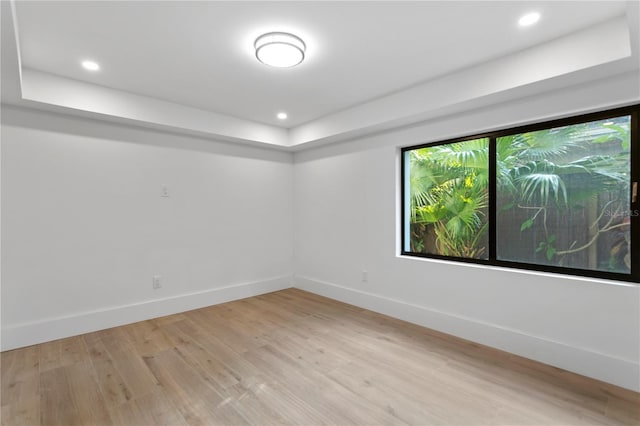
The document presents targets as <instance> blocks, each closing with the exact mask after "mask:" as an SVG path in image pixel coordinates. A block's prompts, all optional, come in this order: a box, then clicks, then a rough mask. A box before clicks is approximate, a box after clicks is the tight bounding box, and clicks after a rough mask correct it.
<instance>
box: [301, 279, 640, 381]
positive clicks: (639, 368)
mask: <svg viewBox="0 0 640 426" xmlns="http://www.w3.org/2000/svg"><path fill="white" fill-rule="evenodd" d="M294 287H296V288H299V289H301V290H306V291H309V292H312V293H315V294H319V295H321V296H325V297H329V298H331V299H335V300H339V301H341V302H345V303H349V304H351V305H355V306H358V307H361V308H365V309H369V310H371V311H374V312H379V313H381V314H385V315H388V316H391V317H394V318H398V319H401V320H405V321H408V322H411V323H414V324H419V325H422V326H424V327H428V328H430V329H433V330H437V331H441V332H443V333H447V334H451V335H453V336H457V337H461V338H463V339H467V340H470V341H473V342H477V343H480V344H483V345H487V346H490V347H493V348H497V349H501V350H504V351H506V352H509V353H513V354H516V355H520V356H523V357H525V358H529V359H533V360H536V361H539V362H542V363H544V364H548V365H552V366H555V367H558V368H562V369H564V370H568V371H571V372H574V373H577V374H582V375H584V376H588V377H592V378H594V379H598V380H602V381H604V382H607V383H611V384H614V385H617V386H620V387H623V388H626V389H631V390H633V391H636V392H640V365H639V364H638V363H637V362H633V361H630V360H625V359H620V358H616V357H613V356H611V355H607V354H602V353H597V352H594V351H591V350H588V349H584V348H579V347H574V346H569V345H567V344H564V343H560V342H555V341H551V340H547V339H544V338H541V337H537V336H532V335H528V334H526V333H523V332H520V331H517V330H512V329H508V328H504V327H500V326H497V325H495V324H488V323H483V322H479V321H477V320H474V319H471V318H465V317H462V316H458V315H452V314H448V313H445V312H440V311H436V310H433V309H430V308H426V307H423V306H418V305H414V304H411V303H407V302H403V301H400V300H396V299H391V298H388V297H384V296H380V295H377V294H372V293H367V292H363V291H359V290H354V289H351V288H348V287H343V286H340V285H336V284H332V283H328V282H323V281H318V280H314V279H311V278H306V277H300V276H295V277H294Z"/></svg>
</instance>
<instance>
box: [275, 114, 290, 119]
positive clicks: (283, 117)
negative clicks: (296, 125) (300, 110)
mask: <svg viewBox="0 0 640 426" xmlns="http://www.w3.org/2000/svg"><path fill="white" fill-rule="evenodd" d="M277 117H278V118H279V119H280V120H286V119H287V117H288V116H287V113H286V112H279V113H278V115H277Z"/></svg>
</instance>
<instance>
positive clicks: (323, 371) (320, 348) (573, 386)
mask: <svg viewBox="0 0 640 426" xmlns="http://www.w3.org/2000/svg"><path fill="white" fill-rule="evenodd" d="M1 414H2V424H3V425H11V426H15V425H38V424H41V425H65V426H67V425H172V426H174V425H175V426H179V425H218V424H219V425H244V424H254V425H269V424H291V425H325V424H331V425H364V424H367V425H378V424H385V425H403V424H413V425H603V424H604V425H638V424H640V394H637V393H634V392H630V391H627V390H624V389H621V388H618V387H615V386H612V385H608V384H605V383H602V382H598V381H595V380H592V379H588V378H585V377H582V376H578V375H575V374H572V373H569V372H566V371H563V370H559V369H556V368H553V367H549V366H545V365H542V364H539V363H536V362H533V361H529V360H526V359H523V358H520V357H517V356H514V355H510V354H507V353H505V352H501V351H497V350H494V349H490V348H487V347H483V346H480V345H476V344H473V343H470V342H467V341H463V340H460V339H457V338H454V337H451V336H447V335H444V334H441V333H438V332H434V331H431V330H428V329H425V328H423V327H419V326H416V325H412V324H409V323H406V322H403V321H399V320H395V319H392V318H389V317H386V316H383V315H380V314H376V313H373V312H370V311H367V310H363V309H360V308H356V307H354V306H350V305H346V304H343V303H340V302H336V301H333V300H330V299H326V298H323V297H320V296H316V295H313V294H310V293H306V292H304V291H301V290H296V289H288V290H283V291H279V292H275V293H270V294H266V295H262V296H257V297H252V298H249V299H244V300H240V301H235V302H230V303H225V304H222V305H217V306H213V307H209V308H204V309H199V310H195V311H190V312H186V313H183V314H178V315H172V316H168V317H163V318H159V319H155V320H150V321H144V322H139V323H136V324H131V325H127V326H123V327H118V328H113V329H109V330H104V331H99V332H95V333H90V334H86V335H83V336H78V337H72V338H68V339H63V340H58V341H55V342H50V343H44V344H41V345H35V346H30V347H27V348H23V349H17V350H13V351H8V352H4V353H2V413H1Z"/></svg>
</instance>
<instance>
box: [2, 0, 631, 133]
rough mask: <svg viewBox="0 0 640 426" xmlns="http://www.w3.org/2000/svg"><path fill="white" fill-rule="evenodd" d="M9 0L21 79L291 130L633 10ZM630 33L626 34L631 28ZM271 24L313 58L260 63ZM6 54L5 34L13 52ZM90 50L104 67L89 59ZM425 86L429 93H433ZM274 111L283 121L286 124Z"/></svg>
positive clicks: (548, 5)
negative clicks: (80, 86)
mask: <svg viewBox="0 0 640 426" xmlns="http://www.w3.org/2000/svg"><path fill="white" fill-rule="evenodd" d="M13 6H14V10H13V12H14V20H13V25H14V26H15V33H16V35H17V41H16V43H17V45H18V46H17V52H18V56H19V60H20V61H21V70H22V71H23V79H24V78H25V76H26V75H27V73H28V72H29V71H37V72H39V73H38V75H44V74H46V75H49V76H52V78H53V76H57V77H64V78H65V79H66V80H65V81H67V82H69V81H73V80H76V81H82V82H85V83H91V85H97V86H100V87H101V90H103V89H105V88H107V89H116V90H117V92H113V93H120V94H122V93H125V94H126V93H128V94H136V95H142V96H144V97H145V98H151V100H149V101H148V102H151V101H153V100H162V101H168V102H170V103H171V104H177V105H180V106H181V107H185V108H195V109H198V110H205V111H208V112H211V113H213V114H216V116H215V117H216V118H217V119H220V117H222V119H224V117H229V119H230V120H233V118H235V119H240V120H241V121H237V123H243V122H245V121H246V122H248V123H261V124H262V125H264V124H266V125H268V126H277V127H284V128H287V129H291V131H292V132H295V131H296V129H297V128H298V129H307V128H313V126H314V125H316V124H317V123H324V122H327V120H328V119H327V117H333V118H336V117H337V118H339V117H340V116H341V115H342V117H343V118H344V117H347V116H348V115H349V113H350V112H353V111H357V110H358V108H362V106H363V105H368V104H371V103H372V102H379V101H380V100H383V101H384V100H385V99H386V98H389V99H391V98H393V96H394V95H396V94H398V93H408V92H410V91H411V90H413V89H415V88H420V87H423V88H424V87H427V86H428V84H429V83H430V82H433V81H437V80H438V79H442V78H446V77H447V76H450V75H452V74H453V73H456V72H457V73H459V72H461V71H464V70H471V69H474V67H480V68H479V69H481V67H482V66H483V65H486V64H488V63H491V62H492V61H493V62H496V61H499V60H501V58H507V57H509V56H513V55H514V54H517V53H518V52H524V51H527V50H531V49H534V48H536V46H541V45H545V43H546V44H550V43H553V42H554V41H556V40H560V39H562V38H563V37H564V38H566V37H569V36H571V35H572V34H577V33H581V32H582V33H584V34H587V32H588V30H589V29H590V28H595V27H598V25H599V24H602V23H606V22H611V21H612V20H615V19H616V18H619V21H621V22H625V23H627V22H629V17H628V16H627V15H628V14H629V10H630V9H631V8H632V6H630V3H629V2H620V1H583V2H576V1H568V2H562V1H551V2H536V1H511V2H504V1H498V2H483V1H472V2H458V1H448V2H443V1H413V2H401V1H390V2H365V1H357V2H338V1H325V2H309V1H300V2H296V1H281V2H270V1H260V2H245V1H233V2H222V1H209V2H205V1H199V2H186V1H110V2H98V1H69V2H58V1H45V2H36V1H29V2H15V3H13ZM3 11H5V10H4V9H3ZM529 11H538V12H540V13H541V15H542V19H541V20H540V22H539V23H538V24H537V25H534V26H532V27H528V28H521V27H519V26H518V24H517V20H518V18H519V17H520V16H521V15H523V14H524V13H526V12H529ZM625 30H626V31H627V38H628V37H629V34H631V36H633V34H634V31H636V30H637V28H635V29H634V28H631V29H630V28H625ZM268 31H286V32H292V33H295V34H297V35H298V36H300V37H301V38H303V39H304V40H305V42H306V44H307V58H306V60H305V61H304V62H303V63H302V64H301V65H300V66H298V67H295V68H291V69H276V68H270V67H268V66H265V65H263V64H261V63H259V62H258V61H257V60H256V59H255V56H254V52H253V49H252V46H253V41H254V40H255V38H256V37H257V36H259V35H260V34H262V33H264V32H268ZM636 34H637V33H636ZM4 35H5V34H4V32H3V36H4ZM615 40H619V39H615ZM614 47H615V46H612V48H614ZM599 48H602V46H600V47H599ZM605 48H606V47H605ZM594 49H596V47H594ZM4 50H5V45H4V44H3V59H6V58H5V57H4V56H5V55H4V53H5V52H4ZM614 50H615V49H614ZM633 54H634V55H636V57H637V52H633ZM629 56H631V53H629ZM87 58H90V59H93V60H95V61H97V62H99V63H100V65H101V70H100V71H99V72H96V73H90V72H87V71H86V70H84V69H82V68H81V67H80V62H81V60H83V59H87ZM550 59H551V58H550ZM600 62H602V60H600ZM610 62H614V60H613V59H611V60H610ZM635 62H636V63H637V60H636V61H635ZM541 65H542V66H546V65H545V64H544V63H541ZM585 68H588V67H585ZM34 75H35V74H34ZM470 75H473V74H470ZM484 78H485V76H484V75H478V79H484ZM69 79H70V80H69ZM50 81H51V82H53V81H54V79H51V80H50ZM55 81H62V80H60V79H58V80H55ZM25 84H26V83H25V82H24V81H23V85H25ZM49 84H53V83H49ZM23 92H24V93H26V89H24V90H23ZM24 93H23V94H24ZM424 93H426V94H427V97H428V94H429V91H426V92H424ZM136 99H138V100H139V99H142V98H136ZM65 102H66V101H65ZM51 103H53V102H51ZM390 106H392V104H390ZM74 108H76V109H86V110H90V111H93V112H100V111H98V108H97V107H96V108H80V107H74ZM184 111H187V110H184ZM190 111H193V110H190ZM279 111H286V112H287V113H288V114H289V119H287V120H286V121H280V120H278V119H277V118H276V117H275V116H276V113H277V112H279ZM108 115H113V113H112V112H109V113H108ZM203 117H204V116H203ZM212 117H213V116H212ZM158 120H160V119H158ZM141 121H145V119H142V120H141ZM149 121H150V122H153V121H154V119H151V118H150V119H149ZM213 121H215V120H213ZM156 124H160V123H156ZM169 125H170V124H169ZM178 127H179V126H178ZM192 127H193V128H194V130H197V129H196V127H197V126H192ZM355 127H357V126H355ZM263 128H264V127H263ZM256 129H258V127H256ZM200 131H204V132H205V133H211V134H212V135H215V134H216V133H217V132H216V131H215V129H213V128H207V129H205V128H204V127H201V128H200ZM219 133H220V134H223V133H224V132H223V131H221V132H219ZM228 133H229V132H228ZM231 133H232V132H231ZM334 133H335V132H334ZM227 136H231V137H232V136H233V135H227ZM283 137H286V136H283ZM239 138H240V139H245V137H244V136H239ZM266 138H268V137H266V136H265V137H264V138H263V139H266ZM276 138H277V137H276ZM255 139H256V140H260V138H255ZM262 142H264V140H262ZM275 144H276V145H277V144H280V145H287V143H275Z"/></svg>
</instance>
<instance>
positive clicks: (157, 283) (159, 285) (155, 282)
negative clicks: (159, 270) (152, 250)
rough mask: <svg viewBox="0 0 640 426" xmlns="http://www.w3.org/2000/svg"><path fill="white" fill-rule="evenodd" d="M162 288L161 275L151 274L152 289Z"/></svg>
mask: <svg viewBox="0 0 640 426" xmlns="http://www.w3.org/2000/svg"><path fill="white" fill-rule="evenodd" d="M159 288H162V275H154V276H153V289H154V290H157V289H159Z"/></svg>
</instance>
